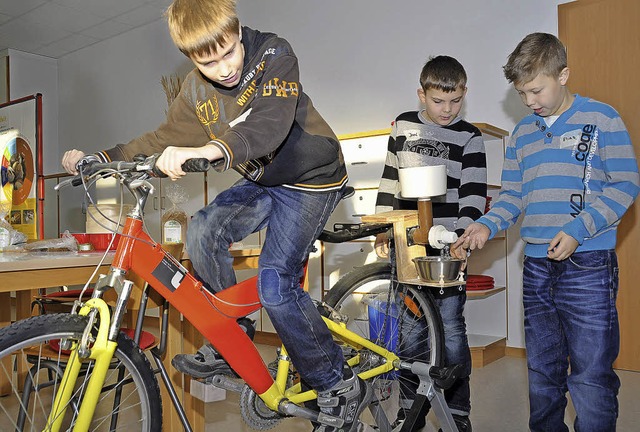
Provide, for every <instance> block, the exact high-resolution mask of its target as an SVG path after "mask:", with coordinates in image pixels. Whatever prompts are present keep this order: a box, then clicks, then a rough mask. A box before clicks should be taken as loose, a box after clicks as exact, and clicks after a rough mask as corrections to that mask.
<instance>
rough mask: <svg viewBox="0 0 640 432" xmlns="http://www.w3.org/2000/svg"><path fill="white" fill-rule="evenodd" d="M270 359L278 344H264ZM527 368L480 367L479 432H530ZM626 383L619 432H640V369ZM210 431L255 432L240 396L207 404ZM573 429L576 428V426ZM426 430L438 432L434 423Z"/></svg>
mask: <svg viewBox="0 0 640 432" xmlns="http://www.w3.org/2000/svg"><path fill="white" fill-rule="evenodd" d="M260 348H261V351H262V352H263V354H265V355H266V356H267V357H268V358H273V354H271V353H272V352H273V351H272V350H274V349H275V348H273V347H270V346H261V347H260ZM526 374H527V366H526V361H525V359H521V358H514V357H505V358H502V359H500V360H497V361H495V362H493V363H491V364H489V365H487V366H485V367H484V368H479V369H474V370H473V375H472V378H471V379H472V382H471V403H472V406H473V407H472V413H471V419H472V422H473V430H474V432H490V431H491V432H520V431H522V432H526V431H527V430H528V427H527V421H528V401H527V375H526ZM618 375H619V376H620V379H621V381H622V388H621V390H620V396H619V402H620V417H619V421H618V428H617V431H618V432H637V431H639V430H640V426H638V425H640V402H639V401H638V398H639V396H640V373H637V372H627V371H618ZM574 415H575V414H574V412H573V409H572V407H571V404H570V405H569V408H568V409H567V415H566V422H567V424H569V425H571V424H572V423H573V420H572V419H573V417H574ZM206 422H207V423H206V431H220V430H226V431H233V432H245V431H246V432H249V431H252V430H253V429H251V428H249V427H248V426H247V425H245V424H244V423H243V421H242V419H241V417H240V409H239V406H238V395H237V394H232V393H229V392H228V393H227V400H225V401H222V402H213V403H211V404H208V406H207V408H206ZM273 430H275V431H279V432H294V431H295V432H299V431H311V426H310V424H309V423H308V422H306V421H303V420H300V419H284V420H282V422H281V423H280V424H279V425H278V426H277V427H276V428H274V429H273ZM570 430H571V431H573V428H572V427H571V426H570ZM423 431H424V432H435V431H437V427H436V426H435V424H434V422H433V421H431V422H430V424H428V425H427V427H425V428H424V429H423Z"/></svg>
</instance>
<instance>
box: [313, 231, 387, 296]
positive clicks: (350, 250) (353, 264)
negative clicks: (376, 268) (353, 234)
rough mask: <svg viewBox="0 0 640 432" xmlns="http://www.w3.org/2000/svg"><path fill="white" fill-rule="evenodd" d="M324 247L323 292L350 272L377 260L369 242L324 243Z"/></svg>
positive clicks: (372, 245) (372, 246)
mask: <svg viewBox="0 0 640 432" xmlns="http://www.w3.org/2000/svg"><path fill="white" fill-rule="evenodd" d="M324 246H325V249H324V257H323V259H324V290H325V292H326V291H327V290H329V289H330V288H331V287H332V286H333V285H334V284H335V283H336V282H337V281H338V280H339V279H340V278H341V277H342V276H344V275H345V274H347V273H348V272H350V271H351V270H353V269H355V268H357V267H362V266H363V265H365V264H369V263H372V262H376V261H377V260H378V257H377V255H376V252H375V250H374V243H373V242H371V241H353V242H347V243H339V244H332V243H325V245H324Z"/></svg>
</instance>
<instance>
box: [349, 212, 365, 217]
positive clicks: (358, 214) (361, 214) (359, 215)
mask: <svg viewBox="0 0 640 432" xmlns="http://www.w3.org/2000/svg"><path fill="white" fill-rule="evenodd" d="M366 215H367V214H366V213H356V214H352V215H351V217H362V216H366Z"/></svg>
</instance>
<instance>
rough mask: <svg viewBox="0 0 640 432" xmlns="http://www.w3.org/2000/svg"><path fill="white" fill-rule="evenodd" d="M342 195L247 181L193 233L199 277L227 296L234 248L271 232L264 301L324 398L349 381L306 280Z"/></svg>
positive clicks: (262, 277) (191, 247)
mask: <svg viewBox="0 0 640 432" xmlns="http://www.w3.org/2000/svg"><path fill="white" fill-rule="evenodd" d="M341 195H342V194H341V192H326V193H309V192H302V191H298V190H294V189H290V188H285V187H283V186H273V187H265V186H261V185H259V184H256V183H254V182H251V181H248V180H245V179H242V180H240V181H238V182H237V183H236V184H234V185H233V186H232V187H231V188H229V189H227V190H225V191H224V192H222V193H220V194H219V195H217V196H216V198H215V199H214V200H213V201H212V202H211V204H209V205H208V206H206V207H205V208H203V209H202V210H200V211H198V212H197V213H196V214H195V215H194V216H193V218H192V220H191V223H190V225H189V229H188V232H187V251H188V253H189V257H190V259H191V261H192V263H193V267H194V269H195V270H196V273H197V275H198V277H199V278H200V279H202V280H203V281H204V282H206V284H207V285H208V288H210V289H211V290H213V291H220V290H222V289H224V288H227V287H229V286H231V285H234V284H235V283H236V277H235V273H234V271H233V258H232V257H231V254H230V253H229V245H230V244H231V243H233V242H238V241H240V240H242V239H244V238H245V237H247V236H248V235H249V234H251V233H253V232H256V231H259V230H261V229H262V228H267V230H266V237H265V240H264V244H263V246H262V251H261V253H260V258H259V261H258V292H259V296H260V301H261V302H262V305H263V306H264V309H265V310H266V311H267V314H268V315H269V318H270V319H271V322H272V323H273V326H274V328H275V329H276V331H277V332H278V335H279V336H280V339H281V340H282V343H283V344H284V346H285V347H286V348H287V351H288V353H289V356H290V357H291V359H292V362H293V364H294V365H295V367H296V369H297V370H298V372H299V373H300V375H301V376H302V377H303V378H304V380H305V381H306V382H307V383H308V384H309V385H310V386H311V387H313V388H314V389H315V390H318V391H323V390H328V389H329V388H331V387H333V386H334V385H335V384H337V383H338V382H339V381H340V380H341V379H342V368H343V363H344V358H343V355H342V350H341V349H340V348H339V347H338V345H336V344H335V342H334V341H333V338H332V336H331V333H330V332H329V330H328V329H327V326H326V325H325V324H324V322H323V321H322V318H321V317H320V313H319V312H318V310H317V309H316V307H315V305H314V304H313V302H312V300H311V297H310V296H309V293H307V292H306V291H304V290H303V289H302V288H301V286H300V278H301V276H302V272H303V266H304V263H305V262H306V260H307V258H308V255H309V252H310V251H311V249H312V248H313V243H314V241H315V240H316V239H317V238H318V235H319V234H320V232H321V231H322V229H323V227H324V225H325V223H326V221H327V219H328V218H329V216H330V215H331V212H332V211H333V209H334V208H335V206H336V204H337V203H338V201H339V200H340V198H341Z"/></svg>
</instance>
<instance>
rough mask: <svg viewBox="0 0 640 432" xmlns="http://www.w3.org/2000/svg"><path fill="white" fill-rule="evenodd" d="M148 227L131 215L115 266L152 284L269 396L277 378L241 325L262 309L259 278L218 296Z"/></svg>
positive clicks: (246, 378)
mask: <svg viewBox="0 0 640 432" xmlns="http://www.w3.org/2000/svg"><path fill="white" fill-rule="evenodd" d="M142 227H143V224H142V220H140V219H137V218H135V217H131V216H127V219H126V222H125V225H124V228H123V231H122V235H121V237H120V240H119V242H118V247H117V249H116V253H115V257H114V259H113V262H112V267H113V268H116V269H119V270H122V271H125V272H128V271H129V270H133V272H135V273H136V274H137V275H138V276H140V277H141V278H143V279H144V280H146V281H147V282H148V283H149V284H150V285H151V286H152V287H153V288H154V289H155V290H156V291H158V293H159V294H160V295H162V297H164V298H165V299H167V301H169V303H170V304H172V305H173V306H175V308H176V309H177V310H178V311H179V312H180V313H182V314H183V315H184V316H185V318H186V319H187V320H188V321H189V322H190V323H191V324H193V326H194V327H195V328H196V329H197V330H198V331H199V332H200V333H201V334H202V335H203V336H204V337H205V338H206V339H207V340H208V341H209V342H211V344H212V345H213V346H214V347H215V349H216V350H217V351H218V352H219V353H220V354H221V355H222V356H223V357H224V359H225V360H226V361H227V362H228V363H229V365H230V366H231V367H232V368H233V370H234V371H236V372H237V373H238V375H240V377H241V378H242V379H243V380H244V381H245V382H246V383H247V384H248V385H249V386H250V387H251V388H252V389H253V390H254V391H255V392H256V393H257V394H262V393H264V392H266V391H267V390H268V389H269V388H270V387H271V386H272V385H273V383H274V380H273V378H272V377H271V375H270V374H269V371H268V369H267V367H266V365H265V364H264V361H263V360H262V357H260V354H259V353H258V350H257V349H256V346H255V345H254V344H253V342H252V340H251V339H250V338H249V337H248V336H247V334H246V333H245V332H244V331H243V330H242V328H241V327H240V326H239V325H238V323H237V322H236V319H237V318H240V317H243V316H246V315H249V314H250V313H252V312H255V311H256V310H258V309H260V308H262V304H261V303H260V299H259V296H258V289H257V276H255V277H253V278H250V279H247V280H245V281H243V282H240V283H238V284H236V285H233V286H232V287H229V288H227V289H224V290H223V291H221V292H219V293H216V294H215V295H213V294H211V293H210V292H209V291H208V290H207V289H206V288H204V286H203V285H202V282H200V281H198V280H197V279H196V278H194V277H193V276H192V275H191V274H190V273H189V272H188V271H187V269H185V268H184V266H182V264H180V262H178V261H177V260H176V259H175V258H174V257H172V256H171V255H170V254H169V253H168V252H166V251H165V250H164V249H162V247H161V246H160V245H159V244H158V243H157V242H155V241H154V240H153V239H152V238H151V237H149V235H147V233H146V232H144V231H143V229H142Z"/></svg>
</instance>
